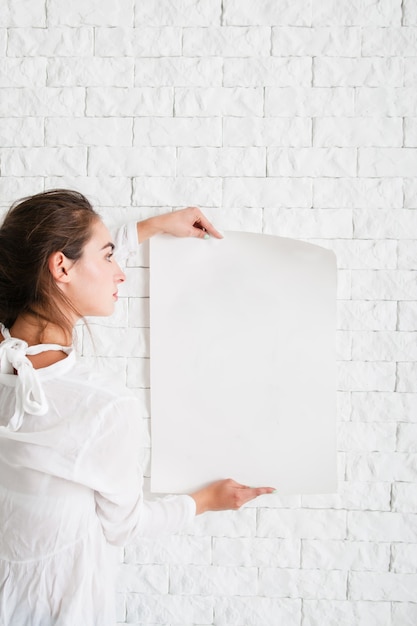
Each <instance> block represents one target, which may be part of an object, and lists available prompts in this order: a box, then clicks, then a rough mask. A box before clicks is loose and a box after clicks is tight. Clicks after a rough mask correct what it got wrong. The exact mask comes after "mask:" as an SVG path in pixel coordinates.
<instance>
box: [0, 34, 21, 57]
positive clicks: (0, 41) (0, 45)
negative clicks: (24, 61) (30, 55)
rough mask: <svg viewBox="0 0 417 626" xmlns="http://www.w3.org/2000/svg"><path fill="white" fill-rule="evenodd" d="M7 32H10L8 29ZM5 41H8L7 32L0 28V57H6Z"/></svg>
mask: <svg viewBox="0 0 417 626" xmlns="http://www.w3.org/2000/svg"><path fill="white" fill-rule="evenodd" d="M9 32H10V29H9ZM7 39H8V31H7V30H6V29H5V28H0V55H1V56H6V47H7ZM19 56H20V55H19Z"/></svg>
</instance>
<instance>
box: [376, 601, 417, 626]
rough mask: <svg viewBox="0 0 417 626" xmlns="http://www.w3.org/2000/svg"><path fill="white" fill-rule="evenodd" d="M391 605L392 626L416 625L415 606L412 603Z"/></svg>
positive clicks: (416, 610) (416, 609)
mask: <svg viewBox="0 0 417 626" xmlns="http://www.w3.org/2000/svg"><path fill="white" fill-rule="evenodd" d="M374 604H375V603H374ZM391 605H392V623H393V625H396V624H398V625H401V626H415V624H416V623H417V604H415V603H414V602H392V603H391Z"/></svg>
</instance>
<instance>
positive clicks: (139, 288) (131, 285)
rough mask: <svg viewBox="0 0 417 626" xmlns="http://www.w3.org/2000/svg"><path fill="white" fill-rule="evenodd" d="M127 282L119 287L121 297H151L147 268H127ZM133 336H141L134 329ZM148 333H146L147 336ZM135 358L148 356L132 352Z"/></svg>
mask: <svg viewBox="0 0 417 626" xmlns="http://www.w3.org/2000/svg"><path fill="white" fill-rule="evenodd" d="M125 274H126V282H125V283H123V284H122V285H120V286H119V295H121V296H122V297H124V296H134V297H139V298H143V297H148V296H149V270H148V269H145V268H130V267H126V268H125ZM130 332H131V333H132V334H134V333H135V332H136V333H137V334H140V333H139V332H138V330H134V329H133V328H132V329H131V331H130ZM146 333H147V331H146V332H145V334H146ZM132 354H134V355H135V356H148V355H139V354H135V352H132Z"/></svg>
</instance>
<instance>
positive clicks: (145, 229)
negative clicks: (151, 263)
mask: <svg viewBox="0 0 417 626" xmlns="http://www.w3.org/2000/svg"><path fill="white" fill-rule="evenodd" d="M160 217H161V216H159V215H156V216H154V217H148V218H147V219H146V220H143V221H141V222H137V224H136V230H137V233H138V242H139V243H143V242H144V241H146V240H147V239H150V238H151V237H153V236H154V235H160V234H161V233H163V232H164V231H163V229H162V227H161V224H160Z"/></svg>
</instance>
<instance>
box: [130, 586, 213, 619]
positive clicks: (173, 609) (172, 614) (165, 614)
mask: <svg viewBox="0 0 417 626" xmlns="http://www.w3.org/2000/svg"><path fill="white" fill-rule="evenodd" d="M126 606H127V610H126V620H127V623H137V622H139V621H140V622H142V623H144V624H164V623H165V624H168V623H169V624H171V625H172V626H184V622H189V623H194V621H195V622H196V623H200V624H211V623H212V621H213V601H212V599H211V598H207V597H199V596H194V597H193V596H175V595H171V594H155V595H153V594H152V595H151V594H149V595H148V594H139V593H131V594H129V593H128V594H127V595H126Z"/></svg>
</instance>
